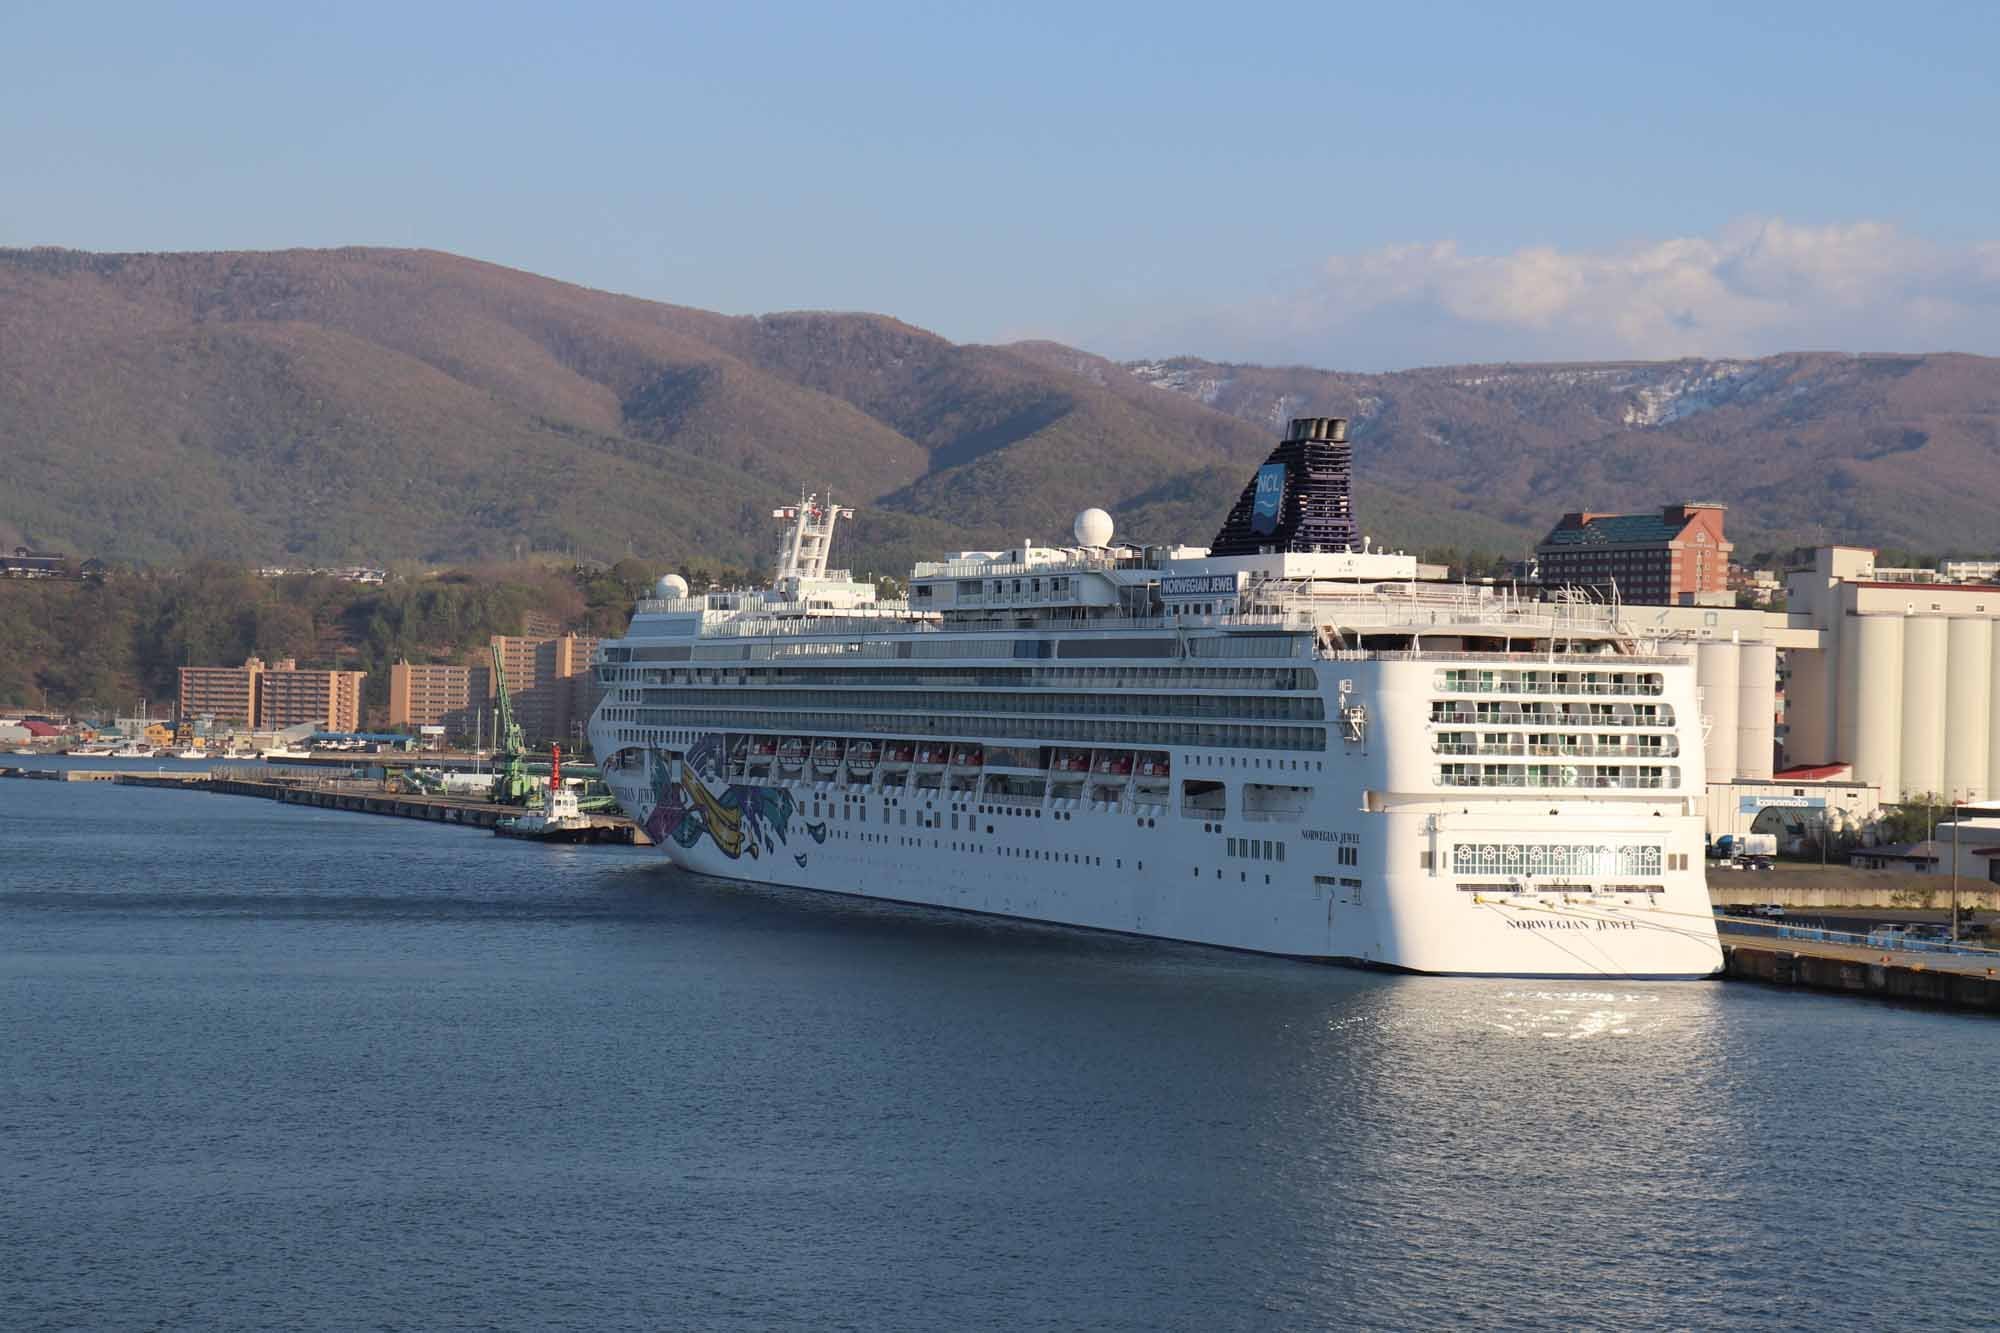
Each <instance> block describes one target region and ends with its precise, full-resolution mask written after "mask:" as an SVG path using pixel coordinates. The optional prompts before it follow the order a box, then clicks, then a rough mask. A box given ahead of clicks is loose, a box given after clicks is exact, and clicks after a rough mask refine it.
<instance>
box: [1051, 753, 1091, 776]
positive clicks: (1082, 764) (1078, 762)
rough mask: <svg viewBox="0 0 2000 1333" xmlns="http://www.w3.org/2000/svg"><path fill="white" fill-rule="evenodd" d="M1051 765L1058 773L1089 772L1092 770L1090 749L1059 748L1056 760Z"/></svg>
mask: <svg viewBox="0 0 2000 1333" xmlns="http://www.w3.org/2000/svg"><path fill="white" fill-rule="evenodd" d="M1049 766H1050V767H1051V768H1053V769H1054V770H1055V771H1056V772H1058V773H1088V772H1089V771H1090V751H1088V750H1057V751H1056V757H1055V762H1054V763H1052V764H1051V765H1049Z"/></svg>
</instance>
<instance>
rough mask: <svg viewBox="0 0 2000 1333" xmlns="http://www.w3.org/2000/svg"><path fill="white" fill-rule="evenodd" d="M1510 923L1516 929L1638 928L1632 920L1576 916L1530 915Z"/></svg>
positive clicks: (1512, 920)
mask: <svg viewBox="0 0 2000 1333" xmlns="http://www.w3.org/2000/svg"><path fill="white" fill-rule="evenodd" d="M1507 924H1508V925H1510V926H1512V927H1513V928H1514V929H1515V930H1637V929H1638V928H1639V927H1638V925H1637V924H1636V923H1634V922H1631V921H1610V920H1605V919H1603V918H1588V917H1586V918H1576V917H1529V918H1527V919H1526V920H1522V919H1520V918H1518V917H1515V918H1509V920H1508V922H1507Z"/></svg>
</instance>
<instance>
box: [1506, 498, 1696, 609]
mask: <svg viewBox="0 0 2000 1333" xmlns="http://www.w3.org/2000/svg"><path fill="white" fill-rule="evenodd" d="M1726 509H1727V506H1724V505H1719V504H1701V503H1695V502H1688V503H1684V504H1676V505H1667V506H1666V507H1665V508H1663V509H1659V510H1657V511H1654V512H1649V513H1643V514H1591V513H1576V514H1564V515H1563V516H1562V522H1560V523H1558V524H1556V526H1555V529H1554V531H1552V532H1550V533H1549V535H1548V536H1546V537H1544V538H1542V542H1541V545H1539V546H1537V547H1536V548H1535V560H1536V563H1537V565H1538V567H1539V571H1540V575H1541V581H1542V586H1543V587H1579V588H1598V589H1604V590H1609V589H1610V588H1612V587H1614V586H1615V587H1616V588H1617V590H1618V595H1619V597H1620V598H1621V599H1622V600H1624V601H1626V602H1635V603H1639V604H1642V605H1648V606H1685V605H1688V604H1690V603H1693V602H1696V601H1698V600H1706V597H1705V595H1708V596H1726V595H1727V593H1728V590H1729V553H1730V552H1731V551H1733V550H1735V549H1736V547H1735V544H1734V543H1732V542H1730V541H1729V540H1728V539H1727V538H1726V537H1724V536H1723V534H1722V516H1723V514H1724V513H1725V512H1726Z"/></svg>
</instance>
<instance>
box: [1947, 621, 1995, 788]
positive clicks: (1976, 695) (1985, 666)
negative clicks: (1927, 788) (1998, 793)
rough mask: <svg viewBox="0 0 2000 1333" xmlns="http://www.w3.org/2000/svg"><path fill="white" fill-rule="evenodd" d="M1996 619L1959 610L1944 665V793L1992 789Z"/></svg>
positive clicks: (1952, 627) (1952, 624)
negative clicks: (1965, 613)
mask: <svg viewBox="0 0 2000 1333" xmlns="http://www.w3.org/2000/svg"><path fill="white" fill-rule="evenodd" d="M1992 712H1993V622H1992V621H1990V620H1983V619H1980V618H1978V617H1975V616H1954V617H1953V618H1952V622H1951V634H1950V653H1949V659H1948V661H1947V663H1946V666H1945V690H1944V787H1943V788H1942V790H1943V792H1944V794H1945V795H1946V796H1948V797H1950V796H1955V797H1957V798H1958V799H1960V800H1966V799H1969V798H1970V797H1973V796H1985V795H1987V794H1989V793H1990V792H1991V790H1992V789H1991V787H1990V786H1989V785H1988V781H1987V779H1988V776H1989V774H1988V765H1989V764H1990V763H1991V762H1992V745H1993V735H1992V726H1993V717H1992Z"/></svg>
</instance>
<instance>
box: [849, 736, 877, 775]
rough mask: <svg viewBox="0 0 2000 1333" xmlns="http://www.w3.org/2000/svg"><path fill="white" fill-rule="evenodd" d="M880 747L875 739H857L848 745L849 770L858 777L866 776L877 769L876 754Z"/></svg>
mask: <svg viewBox="0 0 2000 1333" xmlns="http://www.w3.org/2000/svg"><path fill="white" fill-rule="evenodd" d="M878 752H879V751H878V749H877V747H876V745H875V742H874V741H855V742H853V743H852V744H850V745H849V746H848V747H847V771H848V772H849V773H852V774H854V776H856V777H866V776H867V775H868V774H870V773H873V772H874V771H875V756H876V754H877V753H878Z"/></svg>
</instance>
